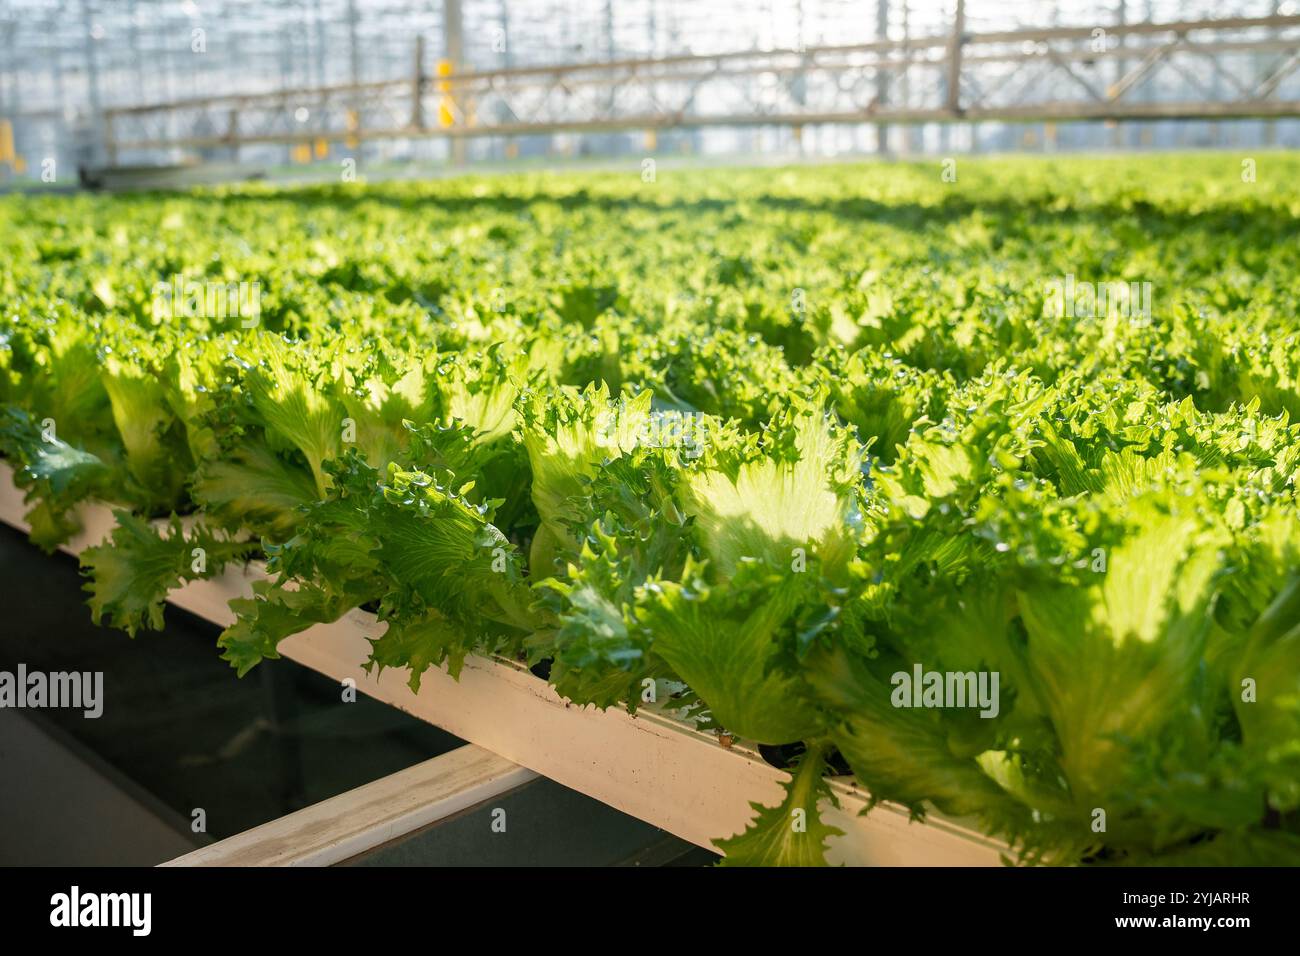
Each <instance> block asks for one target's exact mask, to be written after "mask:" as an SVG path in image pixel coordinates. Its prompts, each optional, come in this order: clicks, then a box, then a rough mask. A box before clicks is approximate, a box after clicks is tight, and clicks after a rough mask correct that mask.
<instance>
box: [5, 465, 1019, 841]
mask: <svg viewBox="0 0 1300 956" xmlns="http://www.w3.org/2000/svg"><path fill="white" fill-rule="evenodd" d="M26 510H27V509H26V506H25V505H24V504H23V501H22V492H21V491H20V490H19V489H17V488H16V487H15V486H14V484H13V470H12V468H11V467H10V466H9V465H8V464H7V463H5V462H0V521H4V522H5V523H7V524H9V525H12V526H14V527H17V528H20V529H22V530H27V525H26V523H25V522H24V520H23V516H24V514H25V512H26ZM80 518H81V521H82V527H83V531H82V532H81V534H79V535H78V536H77V537H76V538H75V539H74V540H72V541H70V542H68V544H67V545H66V546H65V547H64V550H65V551H68V552H69V553H71V554H77V553H79V552H80V551H82V550H83V549H85V548H87V547H90V546H91V545H93V544H95V543H98V542H99V541H102V540H103V539H104V538H105V537H106V536H107V535H108V534H109V533H110V532H111V531H112V529H113V526H114V519H113V516H112V512H111V510H110V509H109V508H108V507H107V506H105V505H87V506H83V507H82V509H81V512H80ZM264 577H266V573H265V571H264V569H263V568H262V567H261V566H260V565H259V564H257V563H253V564H250V565H249V566H247V567H243V568H227V569H226V572H225V573H224V574H223V575H222V576H220V577H217V578H213V579H211V580H206V581H197V582H193V583H190V584H187V585H185V586H184V587H181V588H178V589H177V590H175V591H173V592H172V593H171V594H170V595H169V597H168V600H169V601H170V603H172V604H174V605H176V606H177V607H180V608H184V609H185V610H187V611H190V612H191V613H193V614H196V615H198V616H200V617H202V618H205V619H206V620H208V621H211V622H213V623H215V624H217V625H220V626H222V627H225V626H228V625H229V624H230V623H232V621H233V619H234V618H233V615H232V613H231V611H230V608H229V606H228V605H229V602H230V601H231V600H232V599H234V598H237V597H248V596H249V595H250V594H251V586H252V582H253V581H254V580H257V579H258V578H264ZM381 627H382V625H380V624H379V623H378V622H377V621H376V619H375V616H374V615H373V614H369V613H366V612H364V611H361V610H353V611H352V612H350V613H349V614H347V615H345V616H344V617H342V618H341V619H340V620H338V621H336V622H334V623H332V624H322V625H316V626H314V627H312V628H309V629H308V630H306V631H304V632H302V633H300V634H296V635H294V636H292V637H290V638H287V639H286V640H284V641H283V642H281V644H280V647H279V652H280V654H281V656H283V657H287V658H289V659H291V660H294V661H296V662H298V663H299V664H302V665H304V666H306V667H310V668H311V669H313V670H315V671H319V672H320V673H322V674H325V675H327V676H329V677H332V678H334V679H335V680H338V681H343V680H346V679H351V680H353V681H355V683H356V687H357V689H358V690H360V691H362V692H363V693H366V694H368V695H369V696H371V697H374V698H376V699H377V700H382V701H384V702H385V703H388V704H391V705H392V706H394V707H396V708H398V709H399V710H402V711H405V712H406V713H409V714H411V715H413V716H415V717H418V718H420V719H421V720H424V721H427V722H429V723H431V724H435V725H437V726H438V727H441V728H443V729H444V730H446V731H448V732H450V733H452V734H455V735H456V736H457V737H460V738H461V739H463V740H466V741H468V742H470V743H471V744H475V745H477V747H480V748H483V749H484V750H486V751H489V752H490V753H492V754H495V755H497V757H499V758H502V759H503V760H504V761H509V762H510V763H512V764H517V765H519V766H520V767H526V768H528V769H529V770H531V771H533V772H535V773H538V774H541V775H542V776H545V777H549V778H550V779H552V780H554V781H556V782H557V783H560V784H562V785H564V786H566V787H569V788H571V789H573V790H577V791H579V792H580V793H583V794H586V795H587V796H589V797H593V798H595V799H597V800H600V801H602V802H603V803H606V804H609V805H610V806H612V807H614V808H615V809H618V810H621V811H622V812H624V813H627V814H630V815H631V816H634V817H637V818H638V819H641V820H644V821H646V822H648V823H651V824H653V825H655V826H657V827H660V828H661V829H663V830H666V831H668V832H669V833H672V834H674V835H675V836H678V837H680V838H682V839H684V840H688V841H690V842H691V843H694V844H696V845H698V846H702V847H707V848H710V849H716V848H715V847H714V846H713V840H714V839H717V838H721V837H726V836H730V835H732V834H734V833H737V832H739V831H740V830H742V829H744V827H745V826H746V825H747V824H748V822H749V820H750V819H751V818H752V816H753V810H752V809H751V807H750V801H760V802H763V803H765V804H768V805H774V804H775V803H776V802H777V801H778V800H779V799H780V797H781V788H780V783H781V781H782V780H783V779H784V778H785V777H786V774H785V773H784V772H783V771H781V770H778V769H776V768H775V767H773V766H771V765H770V764H768V763H767V762H766V761H765V760H763V758H762V757H761V756H760V755H759V754H758V752H757V751H756V750H755V749H754V748H753V747H751V746H749V745H747V744H746V743H744V742H743V741H736V742H734V743H731V744H730V746H724V745H723V743H722V742H720V740H719V738H718V737H717V736H715V735H714V734H711V733H703V732H701V731H699V730H696V729H695V728H694V727H692V726H691V725H689V724H687V723H685V722H683V721H681V720H679V719H676V718H675V717H674V716H672V715H671V714H670V713H667V712H664V711H662V710H654V709H642V710H640V711H638V713H637V714H636V715H632V714H629V713H627V712H626V711H624V710H621V709H616V708H610V709H609V710H604V711H601V710H597V709H596V708H594V707H591V706H587V707H580V706H578V705H576V704H572V703H570V702H568V701H566V700H564V699H562V698H561V697H560V696H559V695H558V694H556V692H555V690H554V688H552V687H551V686H550V685H549V684H547V683H546V682H545V681H543V680H541V679H539V678H537V677H535V676H534V675H533V674H532V673H530V672H529V671H528V669H527V668H525V667H524V666H522V665H520V664H517V663H514V662H511V661H505V660H501V659H497V658H484V657H471V658H470V659H469V660H467V661H466V663H465V667H464V669H463V670H462V672H461V674H460V678H459V680H453V679H452V677H451V676H450V675H449V674H447V672H446V671H445V670H441V669H432V668H431V669H430V670H428V671H426V672H425V674H424V677H423V679H422V683H421V687H420V692H419V693H418V694H416V693H412V691H411V689H410V687H409V686H408V685H407V682H406V677H407V675H406V672H405V671H396V670H392V669H389V670H386V671H384V672H382V673H376V674H369V673H367V672H366V671H365V670H364V669H363V668H362V664H363V663H364V662H365V661H366V659H367V657H368V652H369V643H368V641H367V638H373V637H375V636H377V634H378V633H379V632H380V628H381ZM232 679H233V675H232ZM831 786H832V790H833V791H834V793H835V796H836V798H837V800H838V802H839V807H838V808H834V807H830V806H825V805H824V806H823V807H822V811H823V814H824V818H825V819H826V821H827V822H828V823H831V824H833V825H835V826H837V827H838V828H839V829H841V830H842V831H844V835H843V836H841V837H833V838H831V840H830V842H829V844H828V846H829V850H828V858H829V859H830V860H831V862H835V863H846V864H851V865H885V866H905V865H929V866H935V865H937V866H988V865H997V864H998V863H999V862H1000V861H1001V857H1002V854H1004V853H1005V852H1006V847H1005V846H1004V845H1003V844H1001V843H999V842H998V841H996V840H992V839H989V838H988V837H985V836H984V835H983V834H981V833H979V832H978V831H977V830H975V829H974V828H972V827H970V826H968V825H965V824H963V823H961V822H958V821H951V820H947V819H944V818H942V817H940V816H938V815H931V816H930V817H929V818H928V820H927V821H926V822H924V823H920V822H913V821H911V819H910V816H909V814H908V812H907V811H906V810H905V809H904V808H902V807H898V806H894V805H891V804H880V805H878V806H877V807H875V808H874V809H873V810H872V811H871V812H870V813H869V814H866V815H865V816H864V815H861V813H862V811H863V810H864V809H865V807H866V805H867V803H868V800H869V796H868V794H867V793H865V792H864V791H863V790H861V789H860V788H859V787H858V786H857V785H856V783H854V782H853V781H852V779H851V778H848V779H846V778H836V779H834V780H833V781H832V783H831ZM327 802H328V801H327ZM252 832H253V833H256V832H257V831H252ZM209 849H211V848H209ZM200 852H203V851H200Z"/></svg>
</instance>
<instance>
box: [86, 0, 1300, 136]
mask: <svg viewBox="0 0 1300 956" xmlns="http://www.w3.org/2000/svg"><path fill="white" fill-rule="evenodd" d="M412 59H413V66H412V68H411V69H410V70H409V72H408V73H407V75H405V76H399V77H397V78H394V79H392V80H387V81H383V82H374V83H355V84H341V85H333V86H320V87H315V88H307V89H298V90H290V91H284V92H276V93H263V94H254V95H231V96H211V97H201V98H196V99H188V100H179V101H173V102H162V103H148V104H142V105H137V106H130V107H119V108H114V109H108V110H106V111H105V117H106V127H107V128H106V136H107V150H108V154H109V156H110V157H112V158H116V157H120V156H121V155H122V154H124V153H128V152H134V151H145V150H157V149H168V148H176V147H183V148H191V149H216V148H221V147H229V148H232V149H235V148H238V147H239V146H241V145H252V144H262V143H313V142H320V141H324V142H327V143H328V142H348V143H351V144H353V145H355V144H357V143H359V142H360V141H362V140H370V139H401V138H412V137H449V138H463V137H474V136H518V135H527V134H539V133H540V134H547V133H556V132H565V131H573V132H583V131H587V132H597V131H613V130H658V129H672V128H690V127H725V126H763V125H786V126H796V127H799V126H803V125H809V124H822V123H852V124H884V123H904V124H906V123H931V122H953V121H966V122H975V121H1005V122H1018V121H1038V120H1043V121H1052V120H1062V121H1064V120H1133V119H1138V120H1152V119H1168V118H1181V119H1193V118H1199V119H1215V118H1226V117H1279V116H1297V115H1300V16H1282V15H1275V16H1265V17H1233V18H1222V19H1215V20H1188V21H1180V22H1168V23H1133V24H1127V25H1115V26H1109V27H1104V28H1103V27H1097V28H1090V27H1050V28H1039V29H1022V30H1009V31H1002V32H996V33H987V32H986V33H980V34H970V33H967V32H966V30H965V26H964V17H963V4H962V3H960V2H959V3H958V4H957V8H956V15H955V18H954V21H953V23H952V29H951V30H950V31H949V32H948V33H946V34H944V35H934V36H928V37H918V38H911V39H907V40H899V41H878V42H872V43H860V44H854V45H844V46H818V47H809V48H806V49H795V50H772V51H740V52H734V53H721V54H712V55H706V56H697V55H679V56H667V57H661V58H656V59H624V60H611V61H606V62H598V63H575V64H568V65H557V66H538V67H526V68H517V69H501V70H492V71H479V72H460V73H452V72H449V67H448V66H447V64H446V63H445V62H444V63H440V64H439V65H438V67H439V68H438V69H437V70H436V71H435V72H434V73H432V74H430V73H429V72H428V71H427V69H426V66H425V63H424V59H425V58H424V56H423V49H422V45H421V44H420V43H419V42H418V41H417V42H416V43H415V45H414V49H413V57H412Z"/></svg>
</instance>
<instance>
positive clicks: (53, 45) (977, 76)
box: [0, 0, 1300, 184]
mask: <svg viewBox="0 0 1300 956" xmlns="http://www.w3.org/2000/svg"><path fill="white" fill-rule="evenodd" d="M1298 67H1300V15H1297V4H1296V2H1295V0H1281V2H1279V0H1219V2H1214V0H1190V2H1188V0H1183V2H1179V0H1102V2H1045V0H969V2H958V0H711V2H699V0H619V2H618V3H614V2H613V0H181V2H177V0H0V179H2V180H7V181H11V182H12V181H31V182H33V183H39V182H41V181H42V180H43V181H45V182H55V183H61V184H67V183H71V182H75V181H76V175H75V173H76V171H78V170H82V171H86V170H95V169H105V168H108V169H111V168H119V169H120V168H134V167H141V166H143V167H186V168H194V167H196V166H208V167H212V168H222V169H225V170H227V171H231V170H232V167H233V170H234V171H235V172H239V171H241V170H243V171H249V170H254V169H261V170H273V171H274V170H281V171H282V170H284V169H285V168H288V169H289V170H291V171H292V169H293V168H294V167H304V171H305V169H307V168H321V167H323V165H325V164H329V165H330V167H331V168H332V169H334V170H337V168H338V165H337V164H338V163H340V162H341V161H346V160H348V159H351V160H353V161H354V162H355V163H356V164H358V165H359V166H361V165H364V166H366V167H367V168H370V169H379V168H382V167H384V166H386V165H401V164H415V165H417V166H421V167H423V168H427V167H428V166H429V165H431V164H446V163H450V164H457V165H459V164H465V163H476V162H477V163H483V162H492V163H520V164H527V163H529V162H533V163H538V162H548V163H549V162H561V161H565V160H567V159H569V158H575V159H576V158H580V157H589V156H629V155H650V154H666V155H674V156H680V155H688V156H693V157H713V156H718V157H723V156H741V157H746V156H747V157H756V156H764V157H770V156H778V157H798V156H805V157H818V156H836V155H842V154H846V153H864V152H870V153H877V152H878V153H887V154H891V155H908V154H918V153H928V154H939V155H944V154H947V153H949V152H952V153H964V152H970V151H1051V150H1078V149H1089V150H1091V149H1160V148H1197V147H1204V148H1215V147H1234V148H1235V147H1269V146H1295V145H1297V144H1300V122H1298V121H1297V120H1296V119H1295V118H1294V117H1295V116H1296V115H1297V113H1300V105H1298V104H1300V69H1298Z"/></svg>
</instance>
